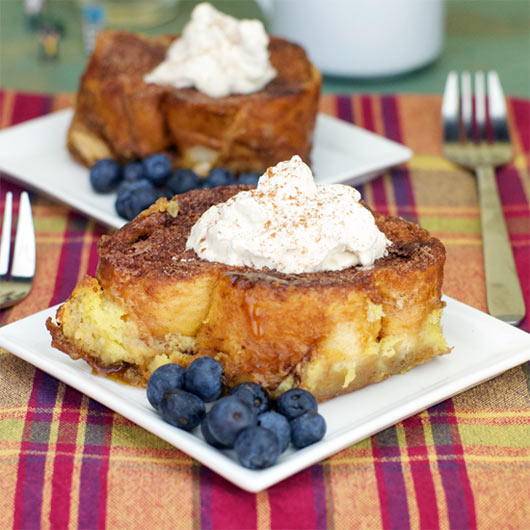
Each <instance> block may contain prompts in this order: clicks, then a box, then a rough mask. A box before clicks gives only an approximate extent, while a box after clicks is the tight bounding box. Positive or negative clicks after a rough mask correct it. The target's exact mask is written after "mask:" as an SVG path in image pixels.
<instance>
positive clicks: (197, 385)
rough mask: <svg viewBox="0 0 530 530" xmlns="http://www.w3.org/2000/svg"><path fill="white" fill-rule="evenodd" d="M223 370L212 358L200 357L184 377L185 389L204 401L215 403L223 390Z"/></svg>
mask: <svg viewBox="0 0 530 530" xmlns="http://www.w3.org/2000/svg"><path fill="white" fill-rule="evenodd" d="M222 377H223V368H222V366H221V365H220V364H219V362H218V361H216V360H215V359H213V358H212V357H199V358H198V359H195V360H194V361H193V362H192V363H191V364H190V365H189V366H188V369H187V371H186V375H185V376H184V388H185V389H186V390H187V391H188V392H191V393H192V394H195V395H196V396H199V397H200V398H201V399H202V400H203V401H206V402H209V401H215V400H216V399H217V398H218V397H219V396H220V395H221V391H222V389H223V382H222Z"/></svg>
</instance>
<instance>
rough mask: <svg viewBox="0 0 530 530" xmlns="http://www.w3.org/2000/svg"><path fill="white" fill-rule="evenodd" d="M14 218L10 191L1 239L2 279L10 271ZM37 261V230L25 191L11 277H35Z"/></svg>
mask: <svg viewBox="0 0 530 530" xmlns="http://www.w3.org/2000/svg"><path fill="white" fill-rule="evenodd" d="M12 218H13V194H12V193H11V192H10V191H9V192H7V193H6V197H5V206H4V219H3V224H2V239H1V240H0V279H1V278H5V277H7V275H8V272H9V257H10V253H11V252H10V249H11V225H12ZM35 262H36V253H35V232H34V229H33V217H32V214H31V204H30V201H29V195H28V193H27V192H26V191H24V192H22V193H21V195H20V204H19V211H18V220H17V230H16V236H15V248H14V251H13V262H12V266H11V279H12V280H17V279H27V278H33V276H34V275H35Z"/></svg>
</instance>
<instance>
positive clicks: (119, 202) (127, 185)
mask: <svg viewBox="0 0 530 530" xmlns="http://www.w3.org/2000/svg"><path fill="white" fill-rule="evenodd" d="M157 199H158V193H157V190H156V189H155V187H154V186H153V185H152V184H151V183H150V182H149V181H147V180H145V179H142V180H137V181H135V182H124V183H123V184H122V185H121V186H120V187H119V189H118V194H117V196H116V202H115V206H116V211H117V212H118V215H121V216H122V217H124V218H125V219H128V220H131V219H133V218H134V217H136V216H137V215H138V214H139V213H140V212H141V211H142V210H145V209H146V208H148V207H149V206H151V204H153V203H154V202H155V201H156V200H157Z"/></svg>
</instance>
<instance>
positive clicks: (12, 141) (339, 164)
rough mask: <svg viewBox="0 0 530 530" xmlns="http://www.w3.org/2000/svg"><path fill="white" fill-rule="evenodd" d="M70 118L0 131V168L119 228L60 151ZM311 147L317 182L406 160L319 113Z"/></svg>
mask: <svg viewBox="0 0 530 530" xmlns="http://www.w3.org/2000/svg"><path fill="white" fill-rule="evenodd" d="M71 119H72V110H71V109H67V110H63V111H59V112H55V113H53V114H49V115H47V116H43V117H41V118H36V119H34V120H30V121H27V122H24V123H21V124H20V125H15V126H14V127H10V128H8V129H5V130H3V131H0V170H1V171H4V172H5V173H6V174H7V175H8V176H10V177H12V178H13V179H14V180H16V181H17V182H19V183H21V184H22V185H23V186H27V187H28V188H31V189H34V190H36V191H40V192H42V193H44V194H46V195H48V196H50V197H52V198H54V199H57V200H59V201H60V202H63V203H65V204H68V205H70V206H72V207H73V208H75V209H76V210H78V211H80V212H82V213H84V214H86V215H87V216H89V217H92V218H93V219H96V220H98V221H100V222H101V223H103V224H105V225H108V226H110V227H112V228H119V227H121V226H122V225H123V224H125V222H126V221H125V220H124V219H122V218H121V217H119V216H118V215H117V214H116V212H115V210H114V200H115V194H113V193H111V194H105V195H102V194H97V193H94V191H92V189H91V187H90V183H89V179H88V169H87V168H85V167H84V166H82V165H81V164H78V163H77V162H75V161H74V160H73V159H72V157H71V156H70V153H69V152H68V150H67V149H66V133H67V131H68V127H69V125H70V121H71ZM313 145H314V146H313V151H312V154H311V158H312V167H313V171H314V173H315V180H316V182H317V183H318V184H331V183H341V182H342V183H348V184H352V185H359V184H362V183H364V182H366V181H368V180H369V179H371V178H373V177H375V176H376V175H378V174H380V173H381V172H382V171H383V170H385V169H387V168H389V167H391V166H395V165H397V164H401V163H402V162H406V161H407V160H408V159H409V158H410V157H411V156H412V151H411V150H410V149H409V148H408V147H405V146H403V145H401V144H398V143H396V142H393V141H391V140H388V139H387V138H384V137H382V136H378V135H376V134H373V133H371V132H369V131H366V130H365V129H362V128H360V127H356V126H355V125H351V124H349V123H347V122H345V121H343V120H338V119H336V118H333V117H331V116H327V115H325V114H319V115H318V118H317V124H316V128H315V136H314V141H313Z"/></svg>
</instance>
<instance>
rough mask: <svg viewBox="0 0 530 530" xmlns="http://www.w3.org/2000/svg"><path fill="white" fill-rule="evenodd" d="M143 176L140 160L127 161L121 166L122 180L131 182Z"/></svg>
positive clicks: (143, 171) (142, 166)
mask: <svg viewBox="0 0 530 530" xmlns="http://www.w3.org/2000/svg"><path fill="white" fill-rule="evenodd" d="M143 178H145V170H144V165H143V164H142V163H141V162H129V163H128V164H126V165H125V167H124V168H123V180H125V181H127V182H133V181H135V180H140V179H143Z"/></svg>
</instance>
